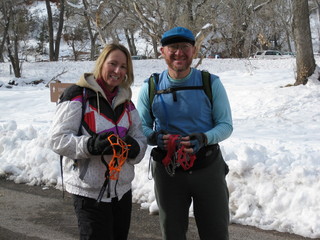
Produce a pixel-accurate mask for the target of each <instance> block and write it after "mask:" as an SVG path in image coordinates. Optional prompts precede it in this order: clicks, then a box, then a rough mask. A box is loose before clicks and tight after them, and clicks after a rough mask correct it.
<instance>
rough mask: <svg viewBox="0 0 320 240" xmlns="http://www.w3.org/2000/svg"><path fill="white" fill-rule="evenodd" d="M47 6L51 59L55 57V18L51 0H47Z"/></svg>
mask: <svg viewBox="0 0 320 240" xmlns="http://www.w3.org/2000/svg"><path fill="white" fill-rule="evenodd" d="M46 7H47V13H48V33H49V59H50V61H53V59H54V40H53V20H52V11H51V5H50V1H49V0H46Z"/></svg>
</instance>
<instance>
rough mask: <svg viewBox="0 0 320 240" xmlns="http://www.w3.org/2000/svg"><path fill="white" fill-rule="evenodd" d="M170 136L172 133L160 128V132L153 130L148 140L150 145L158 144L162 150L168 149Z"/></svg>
mask: <svg viewBox="0 0 320 240" xmlns="http://www.w3.org/2000/svg"><path fill="white" fill-rule="evenodd" d="M169 136H170V134H168V133H167V131H164V130H160V131H159V132H153V134H151V135H150V136H149V137H148V138H147V141H148V144H149V145H152V146H154V145H157V146H158V147H159V148H161V149H162V150H166V149H167V145H168V139H169Z"/></svg>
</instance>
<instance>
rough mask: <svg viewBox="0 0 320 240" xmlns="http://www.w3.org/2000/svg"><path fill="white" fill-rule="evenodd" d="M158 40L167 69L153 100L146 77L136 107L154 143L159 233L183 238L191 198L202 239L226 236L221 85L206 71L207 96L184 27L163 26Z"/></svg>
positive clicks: (227, 120) (228, 122) (227, 121)
mask: <svg viewBox="0 0 320 240" xmlns="http://www.w3.org/2000/svg"><path fill="white" fill-rule="evenodd" d="M161 45H162V46H161V48H160V51H161V54H162V56H163V58H164V59H165V61H166V63H167V66H168V69H167V70H164V71H163V72H162V73H160V75H159V77H158V80H157V81H156V83H155V86H156V91H157V92H156V94H155V96H154V98H153V100H151V99H150V92H151V90H150V83H149V82H148V81H152V80H153V79H154V78H156V77H154V78H153V79H148V80H147V81H146V83H145V84H144V85H143V86H142V87H141V90H140V94H139V98H138V104H137V108H138V111H139V114H140V117H141V119H142V127H143V132H144V134H145V136H146V137H147V138H148V144H149V145H151V146H156V147H154V148H153V149H152V151H151V156H152V159H153V161H152V174H153V177H154V183H155V185H154V187H155V196H156V200H157V204H158V207H159V217H160V226H161V231H162V236H163V239H164V240H184V239H186V233H187V229H188V217H189V207H190V206H191V203H193V212H194V217H195V220H196V223H197V227H198V232H199V236H200V239H201V240H212V239H214V240H226V239H229V237H228V225H229V207H228V201H229V195H228V188H227V184H226V180H225V176H226V174H227V173H228V166H227V164H226V163H225V161H224V159H223V157H222V155H221V151H220V148H219V145H218V143H219V142H221V141H223V140H225V139H226V138H228V137H229V136H230V135H231V133H232V131H233V126H232V117H231V109H230V105H229V100H228V97H227V94H226V91H225V88H224V87H223V85H222V83H221V81H220V79H219V77H218V76H216V75H213V74H210V75H209V76H210V77H209V80H210V86H211V87H210V91H211V93H212V96H211V97H212V99H209V98H208V95H207V94H206V93H205V91H204V89H203V79H202V73H201V71H200V70H197V69H195V68H192V67H191V64H192V59H193V56H194V55H195V53H196V47H195V37H194V35H193V34H192V32H191V31H190V30H189V29H186V28H183V27H175V28H173V29H171V30H169V31H167V32H165V33H164V34H163V36H162V39H161Z"/></svg>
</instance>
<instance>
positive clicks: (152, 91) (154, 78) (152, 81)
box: [148, 73, 159, 117]
mask: <svg viewBox="0 0 320 240" xmlns="http://www.w3.org/2000/svg"><path fill="white" fill-rule="evenodd" d="M158 82H159V73H153V74H152V75H151V76H150V77H149V81H148V86H149V103H150V106H149V109H150V113H151V116H152V117H153V113H152V103H153V99H154V96H155V95H156V92H157V89H156V87H157V85H158Z"/></svg>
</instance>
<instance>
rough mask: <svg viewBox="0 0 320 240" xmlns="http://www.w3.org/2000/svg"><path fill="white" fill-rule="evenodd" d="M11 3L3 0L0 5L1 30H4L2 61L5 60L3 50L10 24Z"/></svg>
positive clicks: (2, 50) (1, 50) (1, 48)
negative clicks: (0, 16)
mask: <svg viewBox="0 0 320 240" xmlns="http://www.w3.org/2000/svg"><path fill="white" fill-rule="evenodd" d="M9 6H11V4H10V2H9V1H2V2H1V5H0V11H1V15H2V20H1V21H0V24H1V25H0V26H1V31H2V40H1V42H0V62H4V58H3V52H4V47H5V43H6V39H7V36H8V31H9V25H10V7H9Z"/></svg>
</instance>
